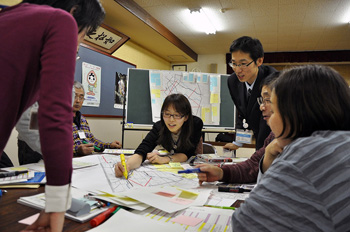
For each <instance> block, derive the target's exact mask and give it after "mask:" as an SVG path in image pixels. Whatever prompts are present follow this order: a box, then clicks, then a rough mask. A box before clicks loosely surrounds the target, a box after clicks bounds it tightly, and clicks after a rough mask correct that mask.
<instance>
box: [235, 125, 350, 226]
mask: <svg viewBox="0 0 350 232" xmlns="http://www.w3.org/2000/svg"><path fill="white" fill-rule="evenodd" d="M232 224H233V231H279V232H280V231H350V132H349V131H317V132H315V133H313V134H312V135H311V136H310V137H305V138H299V139H297V140H295V141H294V142H293V143H291V144H290V145H289V146H287V147H286V148H285V149H284V151H283V153H282V154H281V155H280V156H279V157H278V158H277V159H276V160H275V161H274V162H273V163H272V165H271V166H270V168H269V169H268V170H267V171H266V173H265V175H264V177H263V178H262V180H261V182H260V183H259V184H258V185H257V186H256V188H255V189H254V190H253V191H252V192H251V194H250V197H249V198H248V199H247V200H246V201H245V203H244V204H242V205H241V207H240V208H239V209H238V210H236V211H235V213H234V214H233V217H232Z"/></svg>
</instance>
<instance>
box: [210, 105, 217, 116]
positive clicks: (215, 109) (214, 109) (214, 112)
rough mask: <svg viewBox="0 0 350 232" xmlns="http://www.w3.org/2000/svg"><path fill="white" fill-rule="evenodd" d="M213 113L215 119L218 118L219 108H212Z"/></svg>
mask: <svg viewBox="0 0 350 232" xmlns="http://www.w3.org/2000/svg"><path fill="white" fill-rule="evenodd" d="M211 112H212V113H213V116H214V117H216V116H218V107H217V106H213V107H211Z"/></svg>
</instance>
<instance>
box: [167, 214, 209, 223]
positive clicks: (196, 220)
mask: <svg viewBox="0 0 350 232" xmlns="http://www.w3.org/2000/svg"><path fill="white" fill-rule="evenodd" d="M171 221H172V222H176V223H179V224H183V225H187V226H196V225H198V224H199V223H200V222H201V221H203V219H201V218H195V217H189V216H185V215H179V216H177V217H176V218H173V219H171Z"/></svg>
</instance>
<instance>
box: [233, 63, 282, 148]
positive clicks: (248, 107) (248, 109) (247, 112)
mask: <svg viewBox="0 0 350 232" xmlns="http://www.w3.org/2000/svg"><path fill="white" fill-rule="evenodd" d="M273 72H276V69H274V68H273V67H271V66H266V65H261V66H260V67H259V72H258V77H257V78H256V80H255V84H254V87H253V89H252V92H251V96H250V98H249V101H248V102H247V104H246V100H245V94H246V91H247V88H246V86H245V83H243V82H240V81H239V80H238V78H237V76H236V74H235V73H233V74H232V75H231V76H230V77H229V78H228V79H227V85H228V88H229V91H230V95H231V98H232V100H233V103H234V104H235V106H236V129H243V119H246V121H247V123H248V125H249V128H248V129H251V130H253V133H254V137H255V139H256V149H257V150H258V149H259V148H261V147H262V146H263V145H264V140H265V139H266V137H267V136H268V135H269V134H270V131H271V130H270V127H269V126H268V125H267V124H266V121H265V120H264V119H263V117H262V114H261V111H260V109H259V104H258V102H257V98H258V97H260V84H261V82H262V80H263V79H265V78H266V77H267V76H268V75H269V74H271V73H273Z"/></svg>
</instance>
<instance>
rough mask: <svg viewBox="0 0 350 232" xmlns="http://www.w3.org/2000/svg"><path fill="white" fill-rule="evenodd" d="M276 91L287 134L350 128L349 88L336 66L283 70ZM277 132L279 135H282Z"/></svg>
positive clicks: (295, 135) (307, 134) (302, 134)
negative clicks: (287, 130) (288, 128)
mask: <svg viewBox="0 0 350 232" xmlns="http://www.w3.org/2000/svg"><path fill="white" fill-rule="evenodd" d="M273 92H274V93H275V95H276V96H277V105H278V109H279V112H280V114H281V117H282V122H283V130H282V133H281V135H282V134H283V133H284V132H285V131H286V126H287V124H288V125H289V127H290V131H289V133H288V135H287V136H286V137H287V138H291V139H296V138H299V137H306V136H310V135H311V134H312V133H313V132H315V131H319V130H333V131H334V130H350V89H349V86H348V84H347V83H346V82H345V80H344V78H343V77H342V76H341V75H340V74H339V73H338V72H336V71H335V70H333V69H332V68H330V67H327V66H323V65H306V66H299V67H294V68H292V69H289V70H286V71H284V72H283V73H282V74H281V76H280V77H279V78H278V79H277V80H276V81H275V82H274V89H273ZM281 135H276V136H281Z"/></svg>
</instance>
